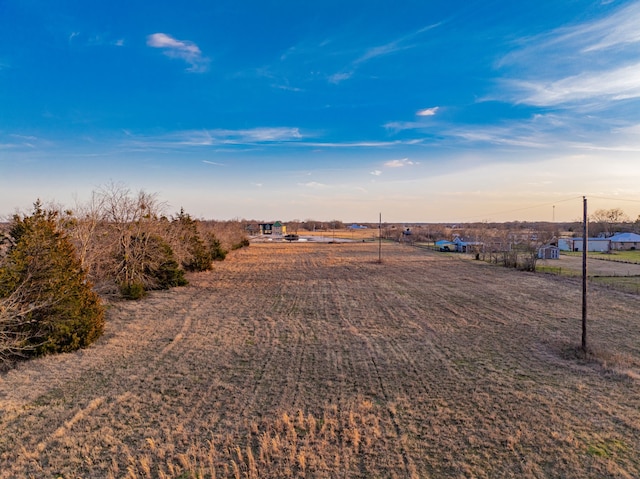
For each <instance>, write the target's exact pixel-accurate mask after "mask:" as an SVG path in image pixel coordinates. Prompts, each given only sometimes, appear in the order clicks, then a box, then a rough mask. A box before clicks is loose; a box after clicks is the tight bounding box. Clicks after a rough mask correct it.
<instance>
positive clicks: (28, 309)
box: [0, 184, 249, 368]
mask: <svg viewBox="0 0 640 479" xmlns="http://www.w3.org/2000/svg"><path fill="white" fill-rule="evenodd" d="M164 208H165V205H164V204H163V203H162V202H160V201H159V200H158V198H157V195H155V194H149V193H146V192H145V191H142V190H141V191H139V192H137V193H132V192H131V191H130V190H129V189H127V188H126V187H124V186H122V185H115V184H110V185H107V186H105V187H102V188H100V189H98V190H97V191H94V192H93V193H92V195H91V198H90V200H89V201H88V202H87V203H84V204H78V205H76V206H75V208H74V209H65V208H62V207H58V206H50V207H45V206H43V204H42V202H41V201H40V200H37V201H36V202H35V203H34V205H33V211H32V212H31V213H29V214H14V215H13V218H12V219H11V221H10V222H9V224H8V225H7V227H6V230H5V231H0V368H2V367H6V366H7V365H9V364H11V363H13V362H14V361H15V360H17V359H20V358H27V357H32V356H38V355H43V354H49V353H57V352H68V351H73V350H76V349H79V348H83V347H86V346H88V345H89V344H91V343H92V342H93V341H95V340H96V339H97V338H98V337H99V336H100V335H101V334H102V332H103V329H104V320H105V308H104V304H103V300H104V299H116V298H124V299H139V298H142V297H143V296H145V294H146V293H147V292H148V291H150V290H157V289H168V288H172V287H176V286H184V285H186V284H187V279H186V277H185V273H186V272H194V271H205V270H209V269H211V268H212V265H213V262H214V261H220V260H224V258H225V256H226V255H227V253H228V251H229V250H232V249H237V248H241V247H244V246H247V245H248V244H249V243H248V239H247V237H246V234H245V232H244V229H243V227H242V226H241V225H240V224H239V223H237V222H203V221H199V220H196V219H193V218H192V217H191V216H190V215H189V214H188V213H186V212H185V211H184V210H183V209H181V210H180V211H179V212H178V213H176V214H175V215H172V216H166V215H165V214H164V212H163V210H164Z"/></svg>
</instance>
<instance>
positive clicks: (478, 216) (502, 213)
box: [463, 196, 582, 220]
mask: <svg viewBox="0 0 640 479" xmlns="http://www.w3.org/2000/svg"><path fill="white" fill-rule="evenodd" d="M578 199H582V196H572V197H570V198H565V199H560V200H555V201H550V202H548V203H540V204H536V205H531V206H524V207H522V208H513V209H510V210H503V211H496V212H493V213H488V214H481V215H475V216H467V217H465V218H463V219H464V220H469V219H474V218H487V217H491V216H497V215H504V214H507V213H516V212H519V211H526V210H532V209H536V208H543V207H545V206H547V207H548V206H555V205H557V204H558V203H566V202H569V201H575V200H578Z"/></svg>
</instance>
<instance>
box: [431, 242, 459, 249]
mask: <svg viewBox="0 0 640 479" xmlns="http://www.w3.org/2000/svg"><path fill="white" fill-rule="evenodd" d="M435 245H436V248H438V251H455V250H456V244H455V243H454V242H453V241H449V240H439V241H436V243H435Z"/></svg>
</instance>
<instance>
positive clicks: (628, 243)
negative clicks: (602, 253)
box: [608, 233, 640, 250]
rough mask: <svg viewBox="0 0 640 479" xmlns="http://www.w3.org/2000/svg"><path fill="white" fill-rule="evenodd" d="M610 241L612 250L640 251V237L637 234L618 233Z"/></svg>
mask: <svg viewBox="0 0 640 479" xmlns="http://www.w3.org/2000/svg"><path fill="white" fill-rule="evenodd" d="M608 240H609V241H610V242H611V249H612V250H638V249H640V235H638V234H635V233H618V234H615V235H613V236H611V237H610V238H608Z"/></svg>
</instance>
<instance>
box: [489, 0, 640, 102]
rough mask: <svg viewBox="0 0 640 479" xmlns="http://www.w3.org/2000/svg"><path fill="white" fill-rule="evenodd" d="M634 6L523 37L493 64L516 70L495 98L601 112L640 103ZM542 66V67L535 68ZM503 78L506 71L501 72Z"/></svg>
mask: <svg viewBox="0 0 640 479" xmlns="http://www.w3.org/2000/svg"><path fill="white" fill-rule="evenodd" d="M638 25H640V2H633V3H630V4H628V5H626V6H624V7H622V8H619V9H617V10H615V11H614V12H613V13H611V14H610V15H608V16H606V17H604V18H600V19H598V20H594V21H590V22H584V23H581V24H578V25H574V26H571V27H563V28H559V29H556V30H553V31H551V32H549V33H547V34H544V35H541V36H539V37H537V38H529V39H526V40H527V41H526V43H525V42H524V39H523V46H522V47H521V48H519V49H516V50H514V51H512V52H510V53H509V54H508V55H506V56H505V57H504V58H502V60H501V61H500V63H499V64H498V66H499V67H500V68H506V69H508V68H510V67H512V66H515V67H516V70H515V71H517V75H515V76H514V75H511V78H510V79H507V80H505V81H501V82H500V83H499V85H500V92H498V93H497V95H496V96H497V97H498V98H502V99H505V98H506V99H507V100H509V101H512V102H514V103H524V104H530V105H534V106H559V107H562V108H579V109H581V110H582V111H588V110H601V109H604V108H607V107H609V106H612V104H613V103H615V102H618V101H621V100H629V99H640V55H639V53H638V44H640V28H638ZM540 64H544V65H545V68H542V69H541V68H538V65H540ZM507 75H508V73H507Z"/></svg>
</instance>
